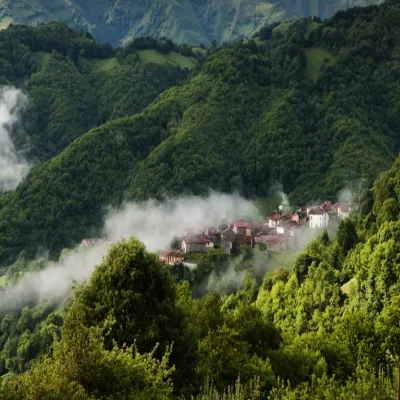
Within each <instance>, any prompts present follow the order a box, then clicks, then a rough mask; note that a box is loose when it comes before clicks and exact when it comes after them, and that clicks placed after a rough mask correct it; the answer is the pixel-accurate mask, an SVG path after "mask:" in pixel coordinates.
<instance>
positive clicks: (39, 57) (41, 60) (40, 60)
mask: <svg viewBox="0 0 400 400" xmlns="http://www.w3.org/2000/svg"><path fill="white" fill-rule="evenodd" d="M50 58H51V53H46V52H44V51H38V52H37V53H35V60H36V62H37V65H38V66H39V68H43V66H44V64H46V62H47V61H49V60H50Z"/></svg>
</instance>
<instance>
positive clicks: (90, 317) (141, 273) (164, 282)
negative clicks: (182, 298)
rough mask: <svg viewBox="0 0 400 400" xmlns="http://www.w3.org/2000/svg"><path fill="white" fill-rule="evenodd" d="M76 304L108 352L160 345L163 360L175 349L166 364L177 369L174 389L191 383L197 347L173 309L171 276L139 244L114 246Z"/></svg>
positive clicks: (179, 312) (181, 316)
mask: <svg viewBox="0 0 400 400" xmlns="http://www.w3.org/2000/svg"><path fill="white" fill-rule="evenodd" d="M74 304H75V305H76V306H77V307H78V306H79V307H80V309H81V310H82V312H83V316H82V318H83V321H84V324H85V325H86V326H87V327H91V326H94V327H99V328H101V329H102V330H103V332H104V339H105V345H106V348H107V349H109V350H111V349H112V348H113V347H114V344H115V343H116V344H117V345H118V346H119V347H121V346H125V345H126V346H132V345H135V346H137V348H138V349H139V351H141V352H146V353H148V352H151V351H152V350H153V348H154V347H155V346H156V345H157V344H159V346H158V350H157V352H156V353H155V355H156V356H159V357H161V356H162V354H164V353H165V351H166V350H167V348H168V346H170V345H171V344H173V351H172V354H171V358H170V359H171V363H172V364H175V365H177V366H178V368H177V373H176V374H175V375H174V377H175V379H177V380H175V384H176V387H177V388H178V389H179V388H180V385H181V384H182V385H183V382H185V381H187V382H186V383H188V382H189V381H190V379H192V377H191V373H192V370H193V362H194V357H195V350H194V348H193V346H195V343H193V341H192V340H191V338H190V336H189V332H188V330H187V323H186V319H185V314H184V312H183V310H182V308H181V307H178V305H177V304H176V287H175V284H174V282H173V279H172V276H171V274H170V273H169V271H168V269H167V267H166V266H163V265H161V264H160V263H159V262H158V260H157V258H156V256H155V255H154V254H150V253H148V252H147V251H146V249H145V247H144V245H143V244H142V243H141V242H139V241H138V240H136V239H134V238H132V239H130V240H129V241H122V242H120V243H118V244H116V245H114V246H113V247H112V248H111V250H110V252H109V254H108V255H107V256H106V257H105V259H104V261H103V262H102V263H101V264H100V265H99V266H97V268H96V270H95V272H94V273H93V275H92V278H91V279H90V282H89V283H88V284H87V285H83V286H82V287H80V288H79V289H78V290H77V292H76V295H75V299H74Z"/></svg>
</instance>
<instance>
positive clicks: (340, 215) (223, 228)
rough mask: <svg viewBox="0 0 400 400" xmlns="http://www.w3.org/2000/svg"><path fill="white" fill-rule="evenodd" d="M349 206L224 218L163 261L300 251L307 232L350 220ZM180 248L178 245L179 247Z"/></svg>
mask: <svg viewBox="0 0 400 400" xmlns="http://www.w3.org/2000/svg"><path fill="white" fill-rule="evenodd" d="M351 208H352V207H351V206H350V205H348V204H341V203H336V204H332V203H331V202H330V201H325V202H323V203H322V204H318V205H310V206H304V207H300V208H299V209H298V210H296V211H295V212H293V213H287V212H286V213H285V212H284V210H283V208H282V207H279V209H278V210H275V211H273V212H271V213H270V214H269V215H268V217H267V218H266V219H265V220H264V221H262V222H254V221H245V220H237V221H234V222H229V221H228V220H227V219H226V218H222V220H221V221H220V224H219V225H218V226H215V227H198V228H197V229H193V230H192V231H190V232H183V233H182V237H181V238H179V240H178V241H177V243H178V244H179V245H180V246H179V248H174V249H166V250H163V251H161V252H160V254H159V260H160V261H161V262H162V263H166V264H171V265H173V264H179V263H183V262H184V261H185V259H186V258H187V257H188V256H190V254H193V253H207V252H208V251H209V250H210V249H221V250H222V251H223V252H224V253H225V254H229V255H234V254H238V253H240V252H241V251H242V250H243V249H244V248H245V247H246V248H248V247H250V248H254V247H255V246H259V248H260V249H261V250H265V251H267V252H271V253H277V252H284V251H286V250H293V249H297V248H299V246H301V244H302V243H304V241H302V240H301V239H302V236H305V235H307V231H309V230H313V231H314V232H312V233H315V234H316V233H318V232H315V231H318V230H321V229H324V228H328V226H329V224H330V223H331V224H332V223H337V222H338V221H340V220H341V219H344V218H348V217H349V215H350V211H351ZM177 247H178V246H177Z"/></svg>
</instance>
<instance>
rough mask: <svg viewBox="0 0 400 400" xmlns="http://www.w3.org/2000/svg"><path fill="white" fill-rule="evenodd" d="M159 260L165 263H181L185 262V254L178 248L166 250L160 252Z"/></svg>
mask: <svg viewBox="0 0 400 400" xmlns="http://www.w3.org/2000/svg"><path fill="white" fill-rule="evenodd" d="M159 260H160V262H162V263H164V264H170V265H174V264H180V263H182V262H183V254H182V252H180V251H178V250H172V249H169V250H164V251H162V252H161V253H160V256H159Z"/></svg>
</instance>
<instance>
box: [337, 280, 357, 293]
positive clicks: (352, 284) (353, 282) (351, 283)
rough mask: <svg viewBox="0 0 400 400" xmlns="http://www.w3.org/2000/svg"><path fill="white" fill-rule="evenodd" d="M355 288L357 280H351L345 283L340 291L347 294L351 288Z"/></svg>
mask: <svg viewBox="0 0 400 400" xmlns="http://www.w3.org/2000/svg"><path fill="white" fill-rule="evenodd" d="M356 286H357V279H356V278H351V279H350V280H349V281H348V282H347V283H345V284H344V285H343V286H342V287H341V288H340V289H341V290H342V292H343V293H346V294H349V293H350V291H351V290H352V288H355V287H356Z"/></svg>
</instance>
